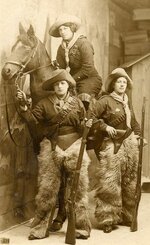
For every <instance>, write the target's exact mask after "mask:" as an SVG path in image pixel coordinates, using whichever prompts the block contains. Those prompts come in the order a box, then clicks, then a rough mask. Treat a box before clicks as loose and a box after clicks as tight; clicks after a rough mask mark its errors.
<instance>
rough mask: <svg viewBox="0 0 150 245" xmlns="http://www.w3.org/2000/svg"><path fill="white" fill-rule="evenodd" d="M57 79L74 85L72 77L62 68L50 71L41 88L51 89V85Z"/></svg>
mask: <svg viewBox="0 0 150 245" xmlns="http://www.w3.org/2000/svg"><path fill="white" fill-rule="evenodd" d="M59 81H66V82H68V84H69V86H70V87H75V86H76V82H75V80H74V79H73V77H72V76H71V75H70V74H69V73H68V72H67V71H66V70H64V69H56V70H54V71H52V73H51V77H49V79H48V80H47V81H45V82H44V83H43V86H42V88H43V89H44V90H53V85H54V83H56V82H59Z"/></svg>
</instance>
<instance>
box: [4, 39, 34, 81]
mask: <svg viewBox="0 0 150 245" xmlns="http://www.w3.org/2000/svg"><path fill="white" fill-rule="evenodd" d="M38 46H39V40H38V39H37V45H36V47H35V48H34V49H33V52H32V54H31V55H29V58H28V59H27V61H26V63H25V64H22V63H19V62H17V61H13V60H8V61H6V64H13V65H17V66H20V69H19V71H17V72H16V73H14V74H13V76H14V75H16V74H17V73H23V70H24V69H25V68H26V66H27V65H28V64H29V62H30V61H31V60H32V59H33V58H34V57H35V55H36V52H37V49H38ZM33 70H34V69H33ZM27 74H28V73H27Z"/></svg>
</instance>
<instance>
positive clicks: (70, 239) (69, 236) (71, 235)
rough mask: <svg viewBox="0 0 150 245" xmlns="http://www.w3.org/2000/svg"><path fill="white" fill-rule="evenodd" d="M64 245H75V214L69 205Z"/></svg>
mask: <svg viewBox="0 0 150 245" xmlns="http://www.w3.org/2000/svg"><path fill="white" fill-rule="evenodd" d="M69 205H70V204H69ZM65 243H66V244H71V245H75V244H76V237H75V213H74V208H73V206H72V205H70V207H69V214H68V226H67V233H66V239H65Z"/></svg>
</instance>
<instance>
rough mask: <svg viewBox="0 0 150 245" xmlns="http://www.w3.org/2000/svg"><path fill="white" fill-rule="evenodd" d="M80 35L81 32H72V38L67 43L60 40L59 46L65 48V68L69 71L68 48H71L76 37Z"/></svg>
mask: <svg viewBox="0 0 150 245" xmlns="http://www.w3.org/2000/svg"><path fill="white" fill-rule="evenodd" d="M80 36H81V34H77V33H74V35H73V38H72V39H71V41H70V42H69V43H68V45H67V42H65V41H64V40H62V43H61V46H62V48H63V49H64V50H65V61H66V70H67V71H68V72H70V67H69V50H70V49H71V48H72V46H73V45H74V44H75V42H76V41H77V39H78V38H79V37H80Z"/></svg>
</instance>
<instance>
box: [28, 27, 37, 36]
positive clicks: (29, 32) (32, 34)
mask: <svg viewBox="0 0 150 245" xmlns="http://www.w3.org/2000/svg"><path fill="white" fill-rule="evenodd" d="M27 34H28V36H29V37H32V36H34V35H35V33H34V28H33V26H32V25H30V27H29V29H28V31H27Z"/></svg>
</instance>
